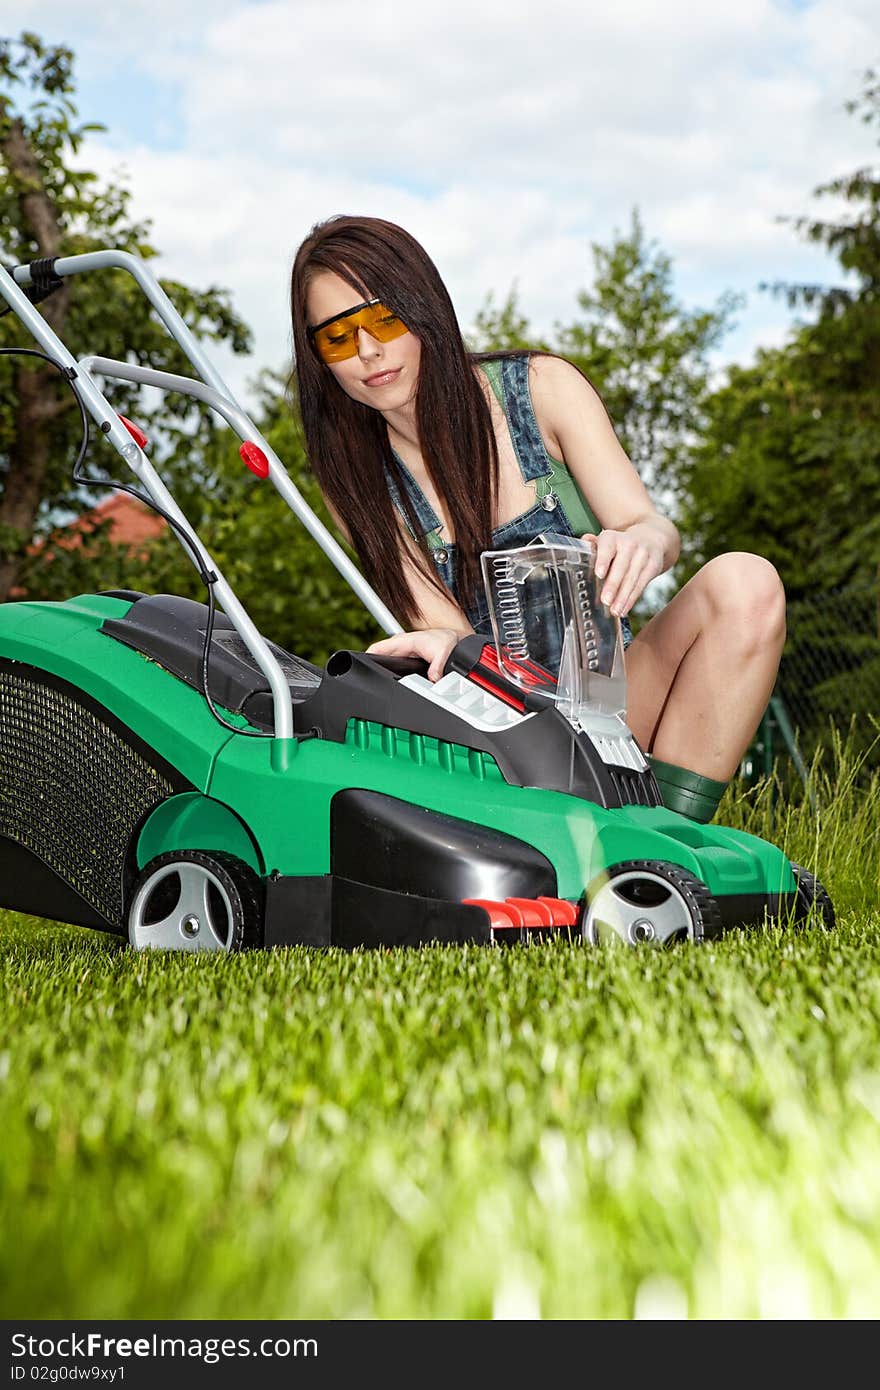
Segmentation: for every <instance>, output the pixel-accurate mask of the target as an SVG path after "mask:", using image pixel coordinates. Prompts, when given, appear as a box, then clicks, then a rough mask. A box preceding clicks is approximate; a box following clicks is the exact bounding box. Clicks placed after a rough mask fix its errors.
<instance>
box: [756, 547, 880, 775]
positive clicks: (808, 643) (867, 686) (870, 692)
mask: <svg viewBox="0 0 880 1390" xmlns="http://www.w3.org/2000/svg"><path fill="white" fill-rule="evenodd" d="M832 727H836V728H837V729H838V730H839V731H840V733H841V735H843V736H850V737H851V739H852V743H851V747H852V748H853V751H854V752H857V753H862V754H864V755H865V766H866V767H877V766H880V741H878V734H880V575H878V578H877V580H876V581H874V582H867V583H861V584H854V585H851V586H849V587H848V588H845V589H838V590H836V591H833V592H831V593H827V594H820V595H817V596H816V597H815V598H809V599H801V600H799V601H798V602H796V603H791V604H789V607H788V638H787V641H786V644H785V651H784V652H783V655H782V661H781V663H780V667H779V677H778V679H777V682H776V689H775V690H774V692H773V697H772V699H771V701H770V705H769V707H768V710H767V713H766V715H765V716H764V719H763V720H762V722H761V727H760V729H759V730H758V734H757V736H756V738H755V741H754V743H753V745H752V747H751V748H750V749H749V751H748V753H747V755H746V758H745V760H744V765H743V772H744V773H745V774H746V775H747V776H748V775H752V776H757V775H759V774H760V773H762V772H764V773H767V772H769V771H771V769H772V767H773V764H774V761H779V760H781V759H783V758H786V757H787V758H788V759H789V760H790V761H791V762H792V763H793V764H794V766H795V768H796V770H797V772H798V773H799V774H800V775H801V776H802V777H804V776H805V771H806V768H807V767H808V766H809V764H810V762H811V761H812V759H813V757H814V755H815V753H816V751H817V750H818V749H819V748H820V747H821V746H823V745H826V744H827V743H828V742H829V740H830V738H831V732H832Z"/></svg>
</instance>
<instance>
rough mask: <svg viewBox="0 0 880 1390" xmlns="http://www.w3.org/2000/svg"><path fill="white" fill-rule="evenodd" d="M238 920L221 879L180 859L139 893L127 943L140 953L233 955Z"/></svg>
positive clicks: (129, 922)
mask: <svg viewBox="0 0 880 1390" xmlns="http://www.w3.org/2000/svg"><path fill="white" fill-rule="evenodd" d="M175 881H176V882H175ZM233 915H234V914H233V909H232V904H231V902H230V901H229V895H228V894H227V892H226V889H225V888H224V887H223V885H222V884H221V882H220V880H219V879H218V878H217V876H216V874H214V873H212V872H211V870H210V869H207V868H205V867H204V866H203V865H201V864H189V863H187V861H186V860H181V861H180V862H179V863H176V864H164V865H163V866H162V868H161V869H157V870H156V872H155V873H153V874H151V875H150V877H149V878H148V879H146V881H145V882H144V883H143V884H142V885H141V887H140V888H139V889H138V892H137V893H136V894H135V898H134V901H133V902H132V905H131V910H130V912H129V914H128V939H129V941H130V942H131V944H132V946H134V947H135V948H136V949H137V950H138V951H142V950H145V949H146V948H147V947H150V946H153V947H156V948H158V949H159V950H164V951H228V950H229V938H230V935H231V933H232V922H233Z"/></svg>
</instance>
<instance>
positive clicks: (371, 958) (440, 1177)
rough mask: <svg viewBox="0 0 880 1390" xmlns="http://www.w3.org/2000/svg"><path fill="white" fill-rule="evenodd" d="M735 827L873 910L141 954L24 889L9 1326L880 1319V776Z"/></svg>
mask: <svg viewBox="0 0 880 1390" xmlns="http://www.w3.org/2000/svg"><path fill="white" fill-rule="evenodd" d="M815 795H816V804H815V807H814V806H812V805H811V804H810V803H809V802H803V803H800V804H796V803H791V802H784V801H781V800H780V799H779V798H778V796H777V799H776V801H775V804H774V801H773V797H772V796H771V789H770V788H769V787H768V786H766V785H765V786H763V787H759V788H757V789H754V790H752V791H750V792H745V791H742V790H740V791H732V792H729V793H728V796H727V800H726V802H725V805H724V807H723V809H722V814H721V816H720V818H719V819H720V820H721V821H722V822H726V823H729V824H736V825H741V826H743V827H744V828H747V829H751V830H754V831H756V832H758V833H761V834H764V835H767V836H768V838H772V839H774V840H776V841H777V843H782V844H784V846H785V848H786V850H787V852H788V853H789V854H790V856H791V857H792V858H794V859H796V860H797V861H798V862H800V863H802V864H804V865H806V866H807V867H809V868H811V869H813V870H814V872H816V873H818V875H819V877H820V878H821V879H822V880H823V882H824V883H825V884H826V886H827V887H828V888H829V890H830V891H831V893H832V895H833V897H834V900H835V904H836V906H837V908H838V915H839V923H838V927H837V929H836V930H835V931H834V932H832V933H828V932H825V931H823V930H822V929H821V928H820V927H819V926H818V925H813V926H811V927H809V928H808V929H807V930H805V931H801V932H795V931H793V930H782V929H780V928H768V927H765V928H762V929H760V930H757V931H755V932H753V933H751V934H749V935H739V934H737V935H734V936H730V937H727V938H725V939H724V940H723V941H721V942H720V943H717V944H714V945H709V946H704V947H702V948H693V947H686V946H682V947H677V948H675V949H673V950H671V951H668V952H665V953H658V952H654V951H650V950H645V951H628V950H625V949H622V948H621V949H613V948H603V949H590V948H589V947H585V946H574V947H572V946H569V945H567V944H565V943H555V944H552V945H548V946H542V947H535V948H529V949H511V950H507V951H501V950H498V951H489V950H477V949H461V948H457V949H434V950H429V951H425V952H421V953H416V952H388V953H382V954H380V953H370V954H367V953H358V954H354V955H344V954H341V953H337V952H334V951H331V952H326V953H323V954H321V953H309V952H307V951H305V950H291V951H280V952H273V953H266V954H248V955H241V956H237V957H224V958H217V957H192V958H187V959H185V958H182V957H181V956H176V955H160V954H155V955H135V954H133V953H132V952H130V951H129V950H128V949H127V948H125V947H124V946H123V945H122V944H121V943H119V942H117V941H115V940H113V939H109V938H105V937H103V936H100V935H97V934H94V933H89V932H86V931H80V930H77V929H73V928H63V927H57V926H51V925H48V924H44V923H40V922H37V921H34V920H32V919H27V918H22V917H16V916H14V915H13V914H9V913H7V914H2V931H0V972H2V991H3V994H2V997H3V1001H4V1002H3V1010H2V1033H0V1134H2V1143H0V1316H3V1317H5V1318H22V1317H28V1318H96V1317H97V1318H130V1317H135V1318H169V1317H170V1318H223V1319H227V1318H252V1317H266V1318H312V1317H318V1318H336V1319H338V1318H431V1319H436V1318H444V1319H447V1318H455V1319H457V1318H487V1317H492V1316H496V1317H521V1316H537V1315H541V1316H543V1317H546V1318H562V1317H567V1318H631V1317H665V1316H673V1317H675V1316H689V1317H692V1318H753V1317H754V1318H776V1317H786V1318H789V1317H791V1318H802V1317H819V1318H840V1317H846V1318H872V1317H874V1316H876V1315H877V1313H878V1311H880V1295H878V1293H877V1290H878V1289H880V1163H878V1152H880V970H878V965H880V881H878V876H880V855H878V845H880V777H878V775H877V774H874V775H873V776H869V775H867V774H866V773H865V771H864V768H862V769H861V771H860V772H859V770H858V769H857V768H856V766H855V763H854V760H853V759H852V758H851V757H849V756H848V754H847V752H846V750H845V749H840V748H839V747H838V748H837V750H836V754H835V756H834V757H833V758H832V759H831V760H830V762H829V766H828V769H827V771H823V769H822V768H821V766H820V767H818V768H817V769H816V771H815Z"/></svg>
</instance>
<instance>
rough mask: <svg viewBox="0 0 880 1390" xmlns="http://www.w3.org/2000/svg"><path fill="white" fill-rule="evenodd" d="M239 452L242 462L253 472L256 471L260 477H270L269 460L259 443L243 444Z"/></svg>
mask: <svg viewBox="0 0 880 1390" xmlns="http://www.w3.org/2000/svg"><path fill="white" fill-rule="evenodd" d="M238 452H239V454H240V456H241V459H242V462H243V463H244V464H245V465H246V467H248V468H249V469H250V470H251V472H252V473H256V475H257V477H258V478H268V476H269V460H268V459H267V458H266V455H265V454H264V453H263V451H262V449H261V448H260V446H259V445H258V444H251V443H245V444H242V446H241V448H240V449H239V451H238Z"/></svg>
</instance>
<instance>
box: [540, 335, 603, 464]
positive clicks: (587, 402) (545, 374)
mask: <svg viewBox="0 0 880 1390" xmlns="http://www.w3.org/2000/svg"><path fill="white" fill-rule="evenodd" d="M529 390H530V392H531V397H532V405H533V407H534V410H535V416H536V418H537V421H538V424H539V426H540V428H541V432H542V434H543V435H544V439H545V442H546V443H547V445H548V447H549V448H550V451H551V453H554V451H555V457H557V458H558V457H559V456H560V454H563V456H564V449H565V445H566V441H567V440H568V439H570V437H571V436H572V434H573V433H575V434H576V433H577V432H578V431H582V430H584V429H586V430H589V431H590V433H593V432H594V431H595V430H597V429H598V430H600V431H601V432H602V433H604V432H605V431H606V430H607V429H609V428H610V421H609V419H608V413H607V411H606V409H605V406H604V405H603V403H602V398H601V396H600V395H599V393H598V391H597V390H596V389H595V387H594V386H593V385H592V384H591V383H590V382H589V381H588V380H587V378H586V377H585V376H584V374H583V372H581V371H580V370H579V369H578V368H577V367H575V366H574V364H573V363H572V362H568V361H567V360H566V359H565V358H564V357H556V356H553V355H551V354H549V353H537V354H535V356H534V357H531V358H530V359H529Z"/></svg>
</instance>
